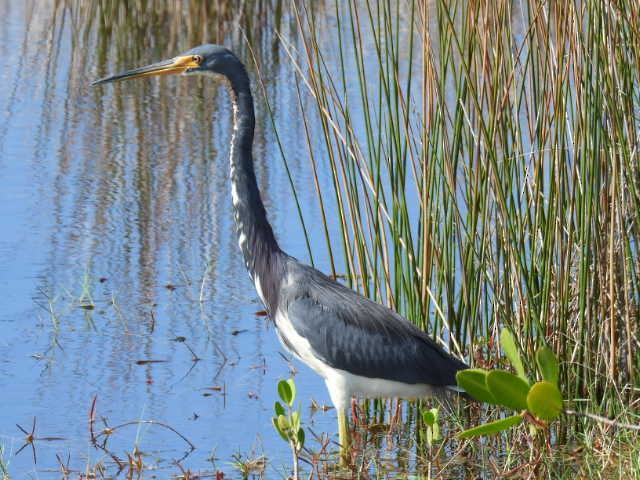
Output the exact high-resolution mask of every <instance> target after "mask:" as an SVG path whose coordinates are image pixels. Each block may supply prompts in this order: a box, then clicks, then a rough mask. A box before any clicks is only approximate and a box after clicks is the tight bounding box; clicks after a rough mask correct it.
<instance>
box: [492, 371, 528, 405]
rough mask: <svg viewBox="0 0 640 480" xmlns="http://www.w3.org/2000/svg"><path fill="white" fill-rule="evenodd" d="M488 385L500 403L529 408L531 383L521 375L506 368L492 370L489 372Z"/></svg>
mask: <svg viewBox="0 0 640 480" xmlns="http://www.w3.org/2000/svg"><path fill="white" fill-rule="evenodd" d="M487 387H489V391H490V392H491V394H492V395H493V397H494V398H495V399H496V401H497V402H498V404H499V405H504V406H505V407H509V408H513V409H514V410H526V409H527V394H528V393H529V384H528V383H527V382H526V380H523V379H522V378H521V377H518V376H516V375H514V374H513V373H510V372H507V371H505V370H492V371H490V372H489V373H488V374H487Z"/></svg>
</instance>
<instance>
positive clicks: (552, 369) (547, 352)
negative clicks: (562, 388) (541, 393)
mask: <svg viewBox="0 0 640 480" xmlns="http://www.w3.org/2000/svg"><path fill="white" fill-rule="evenodd" d="M536 363H537V364H538V368H539V369H540V374H541V375H542V379H543V380H545V381H546V382H551V383H555V384H557V383H558V375H559V372H560V368H559V367H558V360H557V359H556V356H555V355H554V353H553V351H552V350H551V349H550V348H549V347H547V346H546V345H544V346H542V347H540V348H539V349H538V351H536Z"/></svg>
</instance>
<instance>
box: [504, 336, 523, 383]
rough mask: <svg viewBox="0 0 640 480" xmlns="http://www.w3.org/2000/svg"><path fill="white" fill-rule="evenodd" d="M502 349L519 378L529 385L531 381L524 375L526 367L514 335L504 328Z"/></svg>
mask: <svg viewBox="0 0 640 480" xmlns="http://www.w3.org/2000/svg"><path fill="white" fill-rule="evenodd" d="M500 347H502V350H503V351H504V354H505V355H506V356H507V358H508V359H509V361H510V362H511V365H513V368H515V369H516V373H517V374H518V376H519V377H521V378H523V379H524V380H526V381H527V383H529V380H528V379H527V376H526V374H525V373H524V365H523V364H522V358H520V354H519V353H518V347H517V346H516V341H515V340H514V338H513V335H511V332H510V331H509V330H507V329H506V328H503V329H502V332H500Z"/></svg>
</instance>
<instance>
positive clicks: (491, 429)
mask: <svg viewBox="0 0 640 480" xmlns="http://www.w3.org/2000/svg"><path fill="white" fill-rule="evenodd" d="M520 422H522V415H520V414H519V415H513V416H511V417H507V418H503V419H502V420H496V421H495V422H490V423H485V424H483V425H478V426H477V427H474V428H470V429H469V430H465V431H464V432H460V433H459V434H457V435H456V437H458V438H472V437H479V436H481V435H491V434H492V433H498V432H501V431H502V430H506V429H507V428H511V427H513V426H514V425H518V424H519V423H520Z"/></svg>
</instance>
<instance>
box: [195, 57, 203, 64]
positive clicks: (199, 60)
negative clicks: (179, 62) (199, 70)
mask: <svg viewBox="0 0 640 480" xmlns="http://www.w3.org/2000/svg"><path fill="white" fill-rule="evenodd" d="M193 61H194V62H196V63H197V64H198V65H200V64H201V63H202V57H201V56H200V55H194V56H193Z"/></svg>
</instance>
